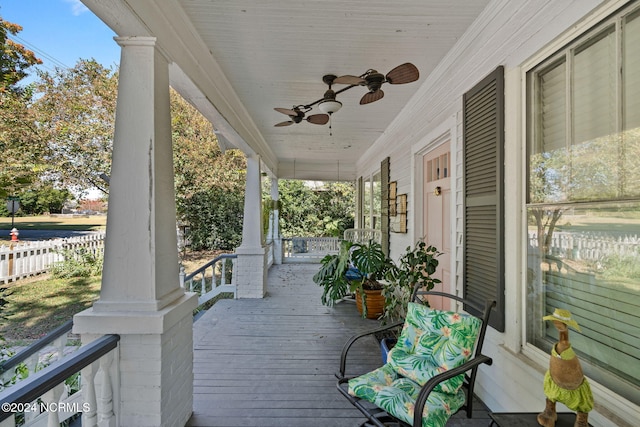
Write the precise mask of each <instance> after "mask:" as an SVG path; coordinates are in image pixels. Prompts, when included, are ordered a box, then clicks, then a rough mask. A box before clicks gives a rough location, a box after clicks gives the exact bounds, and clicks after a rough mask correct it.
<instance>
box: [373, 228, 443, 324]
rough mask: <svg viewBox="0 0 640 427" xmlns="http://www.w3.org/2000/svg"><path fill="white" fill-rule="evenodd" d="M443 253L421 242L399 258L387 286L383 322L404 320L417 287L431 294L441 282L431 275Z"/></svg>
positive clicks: (409, 248) (385, 288)
mask: <svg viewBox="0 0 640 427" xmlns="http://www.w3.org/2000/svg"><path fill="white" fill-rule="evenodd" d="M440 255H441V252H439V251H438V249H436V247H435V246H431V245H427V244H426V243H425V242H424V241H422V240H420V241H418V243H416V245H415V246H414V247H413V248H411V247H410V246H408V247H407V249H406V251H405V253H404V254H403V255H402V256H401V257H400V260H399V262H398V266H397V267H396V270H395V277H394V278H393V280H391V281H390V283H389V284H388V285H387V286H385V287H384V289H383V294H384V296H385V311H384V315H383V320H384V321H385V322H393V321H396V320H400V319H403V318H404V316H405V315H406V313H407V304H408V303H409V301H410V300H411V296H412V293H413V290H414V288H415V287H416V286H418V287H419V289H421V290H423V291H430V290H432V289H433V287H434V286H435V285H436V284H438V283H440V279H436V278H433V277H432V275H433V274H434V273H435V272H436V268H437V267H438V259H437V257H438V256H440Z"/></svg>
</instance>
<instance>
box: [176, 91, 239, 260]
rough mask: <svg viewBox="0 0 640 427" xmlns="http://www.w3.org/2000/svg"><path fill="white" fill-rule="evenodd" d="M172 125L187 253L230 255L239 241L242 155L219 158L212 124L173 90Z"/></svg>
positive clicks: (233, 152)
mask: <svg viewBox="0 0 640 427" xmlns="http://www.w3.org/2000/svg"><path fill="white" fill-rule="evenodd" d="M171 121H172V123H171V125H172V131H173V145H174V150H173V159H174V160H173V163H174V169H175V188H176V208H177V211H178V217H179V218H180V219H181V221H183V222H184V223H186V224H188V226H189V235H188V239H189V241H190V242H191V249H192V250H204V249H222V250H233V249H235V248H236V247H237V246H238V245H239V244H240V242H241V240H242V217H243V213H244V186H245V176H246V160H245V158H244V155H243V154H242V153H241V152H240V151H238V150H228V151H226V152H225V153H223V152H222V151H221V150H220V148H219V146H218V140H217V138H216V135H215V134H214V133H213V127H212V125H211V123H210V122H209V121H208V120H207V119H206V118H205V117H203V116H202V114H200V113H199V112H198V111H197V110H196V109H195V108H194V107H193V106H192V105H191V104H189V103H188V102H186V101H185V100H184V99H183V98H182V97H181V96H180V95H179V94H178V93H177V92H175V91H173V90H172V91H171Z"/></svg>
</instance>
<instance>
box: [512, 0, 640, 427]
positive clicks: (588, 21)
mask: <svg viewBox="0 0 640 427" xmlns="http://www.w3.org/2000/svg"><path fill="white" fill-rule="evenodd" d="M629 3H630V2H629V1H628V0H616V1H611V2H605V4H603V5H602V6H600V7H599V8H597V9H596V10H594V11H593V13H591V14H589V16H587V17H585V18H584V19H583V20H582V21H580V22H578V23H577V24H576V25H574V26H572V27H571V28H570V29H569V30H567V31H566V32H564V33H563V34H561V35H560V36H559V37H557V38H556V39H555V40H554V41H552V42H551V43H549V44H548V45H547V46H545V47H544V48H542V49H541V50H540V51H538V52H537V53H536V54H534V55H533V56H531V57H530V58H529V59H527V60H526V61H525V62H524V63H523V64H522V65H521V67H520V69H519V71H520V72H519V79H520V86H521V91H520V92H519V93H520V98H521V100H520V102H519V105H520V109H521V110H520V111H519V112H518V113H517V115H518V118H517V123H519V126H520V130H519V135H520V138H519V139H520V144H519V147H520V151H521V153H520V161H521V163H520V165H521V167H520V169H521V173H520V179H521V186H520V188H521V195H522V197H521V198H520V202H519V206H520V224H519V225H520V227H519V229H520V232H519V233H518V239H517V240H518V241H519V244H518V245H519V248H518V255H519V256H518V259H519V264H520V268H519V270H520V272H519V283H521V286H520V288H519V290H518V291H516V292H517V294H518V295H517V304H516V306H518V307H519V308H516V310H517V311H518V310H519V311H518V312H519V314H520V325H521V328H520V330H519V337H516V336H511V337H506V338H507V339H506V342H505V345H507V346H509V347H511V346H512V345H514V344H516V343H518V342H519V343H520V345H521V354H522V355H523V356H525V357H526V358H528V359H530V360H531V361H532V362H533V363H535V364H536V365H538V366H540V367H543V369H546V367H547V366H548V363H549V355H548V354H547V353H546V352H544V351H542V350H540V349H539V348H537V347H535V346H533V345H531V344H529V343H527V342H526V327H527V325H526V322H527V313H526V305H525V299H526V295H527V290H526V283H527V282H526V268H524V266H526V265H527V259H526V257H527V254H526V251H524V250H523V245H524V240H523V238H522V236H524V235H525V233H526V230H527V221H526V219H527V218H526V213H525V212H526V198H525V197H524V196H525V195H526V182H527V170H526V164H527V160H526V156H527V150H526V143H527V134H526V133H527V129H526V120H527V117H526V114H525V112H526V111H527V105H526V102H527V73H528V72H529V71H531V70H532V69H533V68H535V67H536V66H537V65H538V64H540V63H541V62H544V61H547V60H548V59H549V58H551V57H553V56H554V55H555V54H556V52H557V51H558V50H559V49H561V48H563V47H564V46H566V45H568V44H571V43H572V42H573V41H575V40H576V39H579V38H580V37H582V36H583V35H584V34H585V33H586V32H588V31H589V30H592V29H594V28H596V27H598V26H601V25H603V24H604V22H603V21H605V19H607V17H609V16H610V15H611V14H613V13H615V12H616V11H617V10H618V9H620V8H622V7H624V6H626V5H627V4H629ZM509 87H510V86H509ZM505 93H509V90H508V89H507V82H506V80H505ZM505 98H506V99H509V97H507V96H505ZM505 107H506V106H505ZM508 111H509V109H507V112H508ZM513 114H514V113H513V112H511V113H508V116H506V117H505V123H507V124H508V123H514V122H512V121H511V120H513V119H514V117H513ZM505 131H506V130H505ZM505 138H507V139H508V137H507V135H505ZM507 160H508V159H506V158H505V161H507ZM508 164H509V163H508V162H507V165H508ZM505 176H509V173H508V172H507V171H506V170H505ZM514 176H515V175H514ZM505 194H507V195H508V194H509V192H508V191H506V189H505ZM507 216H508V215H507ZM505 250H508V248H505ZM507 253H508V252H507ZM507 265H509V263H507ZM508 277H509V276H507V283H509V278H508ZM508 289H509V287H507V290H508ZM510 300H512V299H510V298H509V297H508V296H507V301H510ZM508 313H509V312H507V314H506V315H507V316H509V314H508ZM506 321H507V322H509V317H507V319H506ZM512 349H513V347H512ZM589 380H590V381H589V382H590V385H591V389H592V392H593V395H594V399H595V401H596V404H597V407H596V408H595V409H596V411H598V412H601V413H602V412H604V411H606V412H608V414H607V415H610V416H620V417H621V418H623V419H626V420H633V419H636V420H638V419H640V406H638V405H636V404H634V403H633V402H631V401H629V400H627V399H625V398H624V397H622V396H620V395H618V394H616V393H615V392H613V391H612V390H610V389H608V388H606V387H604V386H602V385H601V384H599V383H597V382H595V381H593V380H591V379H589ZM594 415H596V416H597V414H594ZM600 420H601V421H600ZM598 421H600V422H602V423H610V422H611V420H610V418H600V417H598Z"/></svg>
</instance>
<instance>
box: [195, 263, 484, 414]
mask: <svg viewBox="0 0 640 427" xmlns="http://www.w3.org/2000/svg"><path fill="white" fill-rule="evenodd" d="M318 268H319V267H318V265H317V264H316V265H313V264H285V265H280V266H274V267H272V268H271V270H270V271H269V278H268V287H267V293H268V294H267V296H266V297H265V298H264V299H255V300H254V299H243V300H222V301H219V302H218V303H216V304H215V305H214V306H213V307H212V308H211V309H210V310H209V311H208V312H207V313H205V314H204V315H203V316H202V317H200V318H199V319H198V321H197V322H196V323H195V324H194V395H193V399H194V402H193V407H194V412H193V416H192V417H191V419H190V420H189V422H188V424H187V425H188V426H194V427H195V426H207V427H213V426H225V427H235V426H246V427H251V426H258V427H270V426H274V427H288V426H291V427H302V426H305V427H314V426H322V427H327V426H335V427H342V426H344V427H354V426H358V425H360V424H361V423H362V422H363V421H364V417H363V416H362V414H360V412H359V411H358V410H357V409H355V408H354V407H352V406H351V405H350V404H349V403H348V402H347V401H346V399H344V398H343V397H342V396H341V395H340V394H339V392H338V391H337V390H336V386H335V384H336V379H335V376H334V374H335V372H336V371H337V370H338V369H339V361H340V352H341V350H342V346H343V345H344V343H345V342H346V341H347V339H348V338H349V337H350V336H352V335H354V334H356V333H359V332H363V331H367V330H370V329H373V328H375V327H376V326H377V325H378V323H377V322H375V321H372V320H365V319H362V318H360V317H359V315H358V313H357V311H356V308H355V305H354V304H353V303H352V302H350V301H345V302H342V303H339V304H337V305H336V306H335V307H325V306H322V305H321V304H320V295H321V292H322V289H321V288H320V287H318V286H316V285H315V284H314V283H313V281H312V280H311V277H312V276H313V274H314V273H315V272H316V271H317V270H318ZM350 354H353V357H352V358H350V360H349V364H348V365H347V366H348V367H351V369H349V372H351V373H353V374H356V373H362V372H367V371H370V370H372V369H375V368H376V367H378V366H380V365H381V364H382V361H381V358H380V350H379V348H378V345H377V342H376V340H375V339H373V338H367V339H363V340H361V341H360V342H359V343H358V344H357V345H356V346H354V348H353V349H352V351H351V352H350ZM459 415H460V414H459ZM456 418H458V417H456ZM458 421H460V422H464V424H457V422H458ZM468 421H469V420H464V419H462V420H460V419H458V420H453V419H452V420H451V421H450V425H452V426H457V425H467V426H474V425H478V426H480V425H483V426H486V425H487V424H488V422H489V421H488V416H487V415H486V412H485V413H482V412H481V413H480V419H479V420H478V421H479V422H482V424H474V423H471V424H469V423H468ZM473 421H475V420H473Z"/></svg>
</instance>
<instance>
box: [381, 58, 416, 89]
mask: <svg viewBox="0 0 640 427" xmlns="http://www.w3.org/2000/svg"><path fill="white" fill-rule="evenodd" d="M419 77H420V72H419V71H418V69H417V68H416V66H415V65H413V64H412V63H410V62H406V63H404V64H402V65H398V66H397V67H396V68H394V69H393V70H391V71H389V73H388V74H387V77H386V79H387V82H389V83H391V84H392V85H400V84H404V83H411V82H415V81H416V80H418V78H419Z"/></svg>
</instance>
